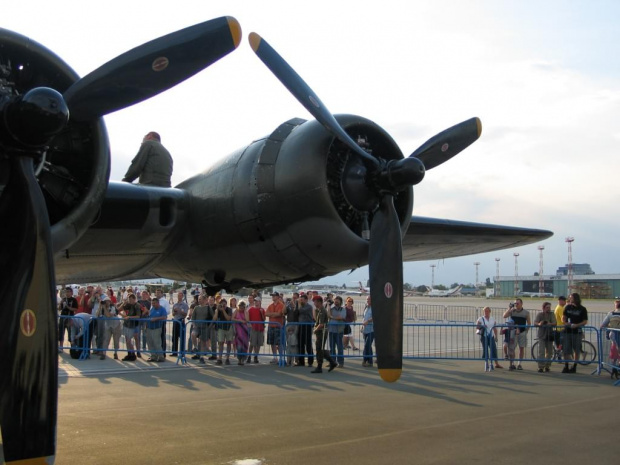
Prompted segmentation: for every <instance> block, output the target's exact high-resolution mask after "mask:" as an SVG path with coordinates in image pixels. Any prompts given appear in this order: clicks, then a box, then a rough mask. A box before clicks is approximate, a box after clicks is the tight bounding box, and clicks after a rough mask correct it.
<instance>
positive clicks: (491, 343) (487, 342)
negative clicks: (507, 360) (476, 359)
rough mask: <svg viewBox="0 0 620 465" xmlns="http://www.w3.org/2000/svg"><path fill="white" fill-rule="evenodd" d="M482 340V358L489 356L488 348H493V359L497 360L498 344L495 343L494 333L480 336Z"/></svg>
mask: <svg viewBox="0 0 620 465" xmlns="http://www.w3.org/2000/svg"><path fill="white" fill-rule="evenodd" d="M480 342H481V343H482V358H484V359H487V358H488V355H487V354H488V352H487V350H488V349H489V347H490V348H491V357H490V358H491V360H497V345H496V344H495V337H494V336H493V334H492V333H491V334H489V335H488V336H480Z"/></svg>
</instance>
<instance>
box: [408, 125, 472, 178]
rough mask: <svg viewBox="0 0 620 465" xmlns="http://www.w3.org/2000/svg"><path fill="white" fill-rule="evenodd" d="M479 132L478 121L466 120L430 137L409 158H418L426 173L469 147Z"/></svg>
mask: <svg viewBox="0 0 620 465" xmlns="http://www.w3.org/2000/svg"><path fill="white" fill-rule="evenodd" d="M481 132H482V123H481V122H480V119H478V118H475V117H474V118H471V119H468V120H467V121H463V122H462V123H459V124H456V125H454V126H452V127H451V128H448V129H446V130H444V131H441V132H440V133H439V134H437V135H436V136H433V137H431V138H430V139H429V140H427V141H426V142H424V143H423V144H422V145H421V146H420V147H419V148H418V149H417V150H416V151H415V152H413V153H412V154H411V155H410V156H409V157H415V158H418V159H419V160H420V161H421V162H422V163H424V167H425V168H426V170H427V171H428V170H430V169H433V168H435V167H437V166H439V165H441V164H442V163H443V162H445V161H448V160H449V159H450V158H452V157H453V156H455V155H457V154H458V153H460V152H461V151H462V150H463V149H466V148H467V147H469V146H470V145H471V144H473V143H474V142H475V141H476V140H477V139H478V138H479V137H480V133H481Z"/></svg>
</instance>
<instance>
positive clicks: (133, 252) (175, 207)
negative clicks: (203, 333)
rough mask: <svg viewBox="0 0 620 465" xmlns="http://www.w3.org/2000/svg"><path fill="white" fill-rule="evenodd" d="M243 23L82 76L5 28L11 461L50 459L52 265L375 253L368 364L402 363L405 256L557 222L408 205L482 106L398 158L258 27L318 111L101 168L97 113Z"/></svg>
mask: <svg viewBox="0 0 620 465" xmlns="http://www.w3.org/2000/svg"><path fill="white" fill-rule="evenodd" d="M240 38H241V29H240V27H239V24H238V23H237V21H236V20H234V19H233V18H230V17H227V18H218V19H215V20H212V21H208V22H205V23H202V24H199V25H196V26H193V27H190V28H188V29H184V30H181V31H178V32H176V33H173V34H170V35H168V36H164V37H162V38H160V39H156V40H155V41H153V42H149V43H147V44H144V45H142V46H140V47H137V48H135V49H133V50H131V51H129V52H127V53H126V54H123V55H121V56H119V57H118V58H116V59H114V60H112V61H110V62H109V63H107V64H105V65H103V66H102V67H101V68H99V69H97V70H95V71H93V72H92V73H91V74H89V75H87V76H86V77H84V78H82V79H80V78H79V77H78V76H77V75H76V74H75V73H74V72H73V71H72V70H71V68H69V66H68V65H66V64H65V63H64V62H63V61H62V60H61V59H60V58H58V57H57V56H56V55H54V54H53V53H52V52H50V51H49V50H47V49H45V48H44V47H43V46H41V45H39V44H37V43H35V42H33V41H31V40H30V39H28V38H25V37H23V36H20V35H18V34H16V33H13V32H9V31H6V30H0V65H1V68H0V72H1V73H2V74H1V75H0V111H1V112H2V115H1V116H2V118H1V119H0V165H1V166H0V212H1V213H2V215H3V218H6V217H8V216H9V215H11V216H13V213H14V212H18V213H19V214H18V215H15V216H13V217H14V219H15V220H14V221H13V222H12V226H11V227H10V228H8V227H5V228H0V244H1V247H2V254H1V260H2V265H3V266H2V267H1V268H0V269H3V270H9V269H10V270H11V274H10V276H8V277H7V279H5V280H0V299H1V300H0V301H2V302H3V305H2V306H0V309H1V310H0V312H2V317H3V318H2V321H3V325H4V328H5V331H4V333H3V334H5V336H4V337H3V338H0V339H1V340H0V344H2V346H1V348H0V356H1V357H2V359H1V363H0V387H1V388H2V393H3V396H2V401H1V404H0V424H1V426H2V435H3V443H4V454H5V459H6V460H7V462H11V461H16V460H21V459H31V458H45V460H47V462H45V463H49V462H50V461H53V456H54V450H55V427H56V426H55V425H56V414H57V407H56V402H57V359H56V334H57V328H56V311H55V309H54V305H53V302H54V292H53V290H54V279H55V277H56V279H58V280H59V281H60V282H103V281H110V280H115V279H150V278H169V279H175V280H177V281H180V282H201V283H202V284H203V286H204V287H205V288H206V289H207V291H208V292H211V293H214V292H216V291H218V290H221V289H223V290H225V291H228V292H234V291H235V290H237V289H240V288H243V287H259V288H260V287H267V286H269V287H271V286H274V285H278V284H285V283H291V282H304V281H314V280H316V279H319V278H321V277H324V276H329V275H333V274H336V273H339V272H341V271H343V270H347V269H355V268H358V267H360V266H363V265H366V264H369V275H370V289H371V296H372V303H373V307H374V308H375V314H374V323H375V335H376V349H377V357H378V366H379V372H380V374H381V377H382V378H383V379H385V380H386V381H395V380H396V379H398V377H399V376H400V372H401V368H402V321H403V289H402V287H403V282H402V281H403V279H402V263H403V261H413V260H431V259H439V258H447V257H455V256H461V255H468V254H475V253H480V252H486V251H493V250H499V249H505V248H511V247H515V246H520V245H525V244H529V243H532V242H536V241H539V240H542V239H545V238H547V237H550V236H551V235H552V233H551V232H550V231H545V230H539V229H528V228H519V227H510V226H497V225H489V224H479V223H471V222H463V221H451V220H444V219H435V218H425V217H416V216H413V217H412V216H411V212H412V209H413V188H412V186H413V185H414V184H417V183H418V182H420V181H421V180H422V178H423V177H424V174H425V170H430V169H432V168H435V167H437V166H439V165H440V164H442V163H443V162H445V161H447V160H449V159H450V158H452V157H453V156H455V155H457V154H458V153H459V152H461V151H462V150H463V149H464V148H466V147H467V146H469V145H470V144H471V143H473V142H474V141H475V140H476V139H478V137H479V136H480V132H481V123H480V120H479V119H478V118H472V119H470V120H467V121H465V122H463V123H460V124H457V125H455V126H453V127H451V128H449V129H447V130H445V131H443V132H441V133H439V134H437V135H436V136H434V137H432V138H431V139H429V140H428V141H427V142H426V143H424V144H423V145H422V146H421V147H419V148H418V149H416V150H415V151H414V152H413V153H412V154H411V155H410V156H408V157H406V158H405V157H404V155H403V153H402V152H401V151H400V149H399V148H398V146H397V144H396V143H395V142H394V140H393V139H392V138H391V137H390V136H389V134H388V133H387V132H386V131H385V130H383V129H382V128H381V127H379V126H378V125H377V124H375V123H373V122H372V121H370V120H368V119H365V118H363V117H361V116H355V115H337V116H333V115H332V114H331V113H330V112H329V110H328V109H327V107H326V106H325V105H324V104H323V103H322V102H321V100H320V99H319V98H318V96H317V95H316V94H315V93H314V92H313V91H312V90H311V89H310V87H309V86H308V85H307V84H306V83H305V82H304V81H303V80H302V79H301V77H300V76H299V75H297V73H296V72H295V71H294V70H293V69H292V68H291V67H290V66H289V65H288V63H287V62H286V61H285V60H284V59H283V58H282V57H281V56H280V55H279V54H278V53H277V52H276V51H275V50H274V49H273V48H272V47H271V46H270V45H269V44H268V43H267V42H266V41H265V40H264V39H262V38H261V37H260V36H259V35H258V34H255V33H252V34H250V36H249V41H250V45H251V47H252V49H253V51H254V52H255V54H256V55H257V56H258V58H259V59H260V60H262V61H263V62H264V64H265V65H266V66H267V67H268V68H269V69H270V70H271V71H272V73H273V74H275V76H276V77H277V78H278V79H279V80H280V81H281V82H282V83H283V84H284V86H285V87H286V88H287V89H288V90H289V91H290V92H291V93H292V94H293V96H294V97H295V98H296V99H297V100H298V101H299V102H300V103H301V104H302V105H303V106H304V107H305V108H306V109H307V110H308V111H309V112H310V114H311V115H312V116H313V117H314V118H315V120H311V121H305V120H303V119H300V118H293V119H291V120H289V121H286V122H284V123H282V124H281V125H280V126H279V127H277V128H275V130H274V131H273V132H272V133H271V134H269V135H267V136H265V137H262V138H260V139H258V140H256V141H254V142H252V143H251V144H250V145H248V146H246V147H243V148H241V149H239V150H238V151H236V152H234V153H233V154H231V155H230V156H228V157H227V158H225V159H223V160H222V161H221V162H219V163H217V164H215V165H214V166H213V167H211V168H209V169H207V170H206V171H204V172H202V173H200V174H198V175H196V176H194V177H192V178H190V179H188V180H186V181H184V182H182V183H181V184H179V185H178V186H176V187H174V188H157V187H147V186H139V185H133V184H128V183H120V182H108V181H109V167H110V156H109V144H108V140H107V136H106V132H105V126H104V123H103V120H102V116H103V115H105V114H107V113H110V112H112V111H116V110H119V109H122V108H124V107H127V106H129V105H133V104H135V103H137V102H139V101H142V100H144V99H147V98H150V97H152V96H154V95H156V94H158V93H160V92H162V91H163V90H165V89H167V88H169V87H172V86H173V85H176V84H177V83H179V82H181V81H183V80H184V79H186V78H188V77H189V76H191V75H193V74H195V73H197V72H198V71H200V70H201V69H203V68H205V67H207V66H209V65H210V64H212V63H213V62H215V61H217V60H218V59H219V58H221V57H222V56H224V55H226V54H228V53H230V52H231V51H232V50H234V49H235V48H236V47H237V46H238V44H239V41H240ZM299 166H304V167H305V169H304V170H303V171H301V170H299V169H298V167H299ZM308 173H312V176H309V175H308ZM300 206H303V208H300ZM118 211H123V213H124V216H123V221H122V222H119V221H118V218H117V213H118ZM54 273H55V274H54ZM29 463H38V462H34V461H33V462H29ZM40 463H43V459H41V462H40Z"/></svg>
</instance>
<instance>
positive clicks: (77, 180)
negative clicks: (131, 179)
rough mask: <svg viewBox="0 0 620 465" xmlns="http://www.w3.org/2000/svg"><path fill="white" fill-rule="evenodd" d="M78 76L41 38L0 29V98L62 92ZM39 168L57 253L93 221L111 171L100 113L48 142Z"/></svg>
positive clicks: (67, 127)
mask: <svg viewBox="0 0 620 465" xmlns="http://www.w3.org/2000/svg"><path fill="white" fill-rule="evenodd" d="M78 78H79V76H78V75H77V74H76V73H75V71H73V70H72V69H71V68H70V67H69V66H68V65H67V64H66V63H65V62H64V61H63V60H62V59H60V58H59V57H58V56H57V55H55V54H54V53H53V52H51V51H50V50H48V49H47V48H45V47H44V46H42V45H41V44H38V43H37V42H35V41H33V40H31V39H29V38H27V37H25V36H22V35H20V34H17V33H15V32H12V31H8V30H6V29H0V99H4V100H7V99H11V98H14V97H17V96H20V95H23V94H25V93H26V92H28V91H29V90H30V89H33V88H37V87H49V88H52V89H54V90H56V91H58V92H60V93H63V92H64V91H65V90H66V89H67V88H68V87H69V86H70V85H71V84H72V83H74V82H75V81H76V80H77V79H78ZM48 145H49V148H48V149H47V151H46V154H45V158H44V161H43V163H41V164H40V166H37V167H36V170H37V172H38V174H37V179H38V181H39V185H40V186H41V190H42V192H43V194H44V196H45V201H46V205H47V210H48V213H49V218H50V223H51V232H52V243H53V250H54V253H55V254H59V253H61V252H62V251H63V250H65V249H67V248H68V247H69V246H70V245H71V244H73V243H74V242H75V241H76V240H77V239H78V238H79V237H80V235H81V234H82V233H83V232H84V231H85V230H86V229H87V228H88V226H89V225H90V224H91V222H92V220H93V218H94V217H95V215H97V212H98V209H99V205H100V204H101V202H102V201H103V197H104V195H105V190H106V186H107V183H108V179H109V174H110V149H109V143H108V137H107V133H106V129H105V126H104V123H103V120H102V119H101V118H98V119H97V120H94V121H91V122H88V123H80V122H74V121H71V120H69V123H68V124H67V126H66V127H65V128H64V130H62V131H61V132H60V133H59V134H57V135H56V136H54V137H53V139H52V140H51V141H50V142H49V144H48Z"/></svg>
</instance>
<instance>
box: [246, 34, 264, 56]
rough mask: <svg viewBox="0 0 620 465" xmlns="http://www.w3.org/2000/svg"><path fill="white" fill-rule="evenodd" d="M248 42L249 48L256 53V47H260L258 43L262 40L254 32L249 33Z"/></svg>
mask: <svg viewBox="0 0 620 465" xmlns="http://www.w3.org/2000/svg"><path fill="white" fill-rule="evenodd" d="M248 40H249V41H250V46H251V47H252V50H254V51H255V52H256V51H257V50H258V47H259V46H260V41H261V40H263V39H262V38H261V36H259V35H258V34H257V33H256V32H250V35H249V37H248Z"/></svg>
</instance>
